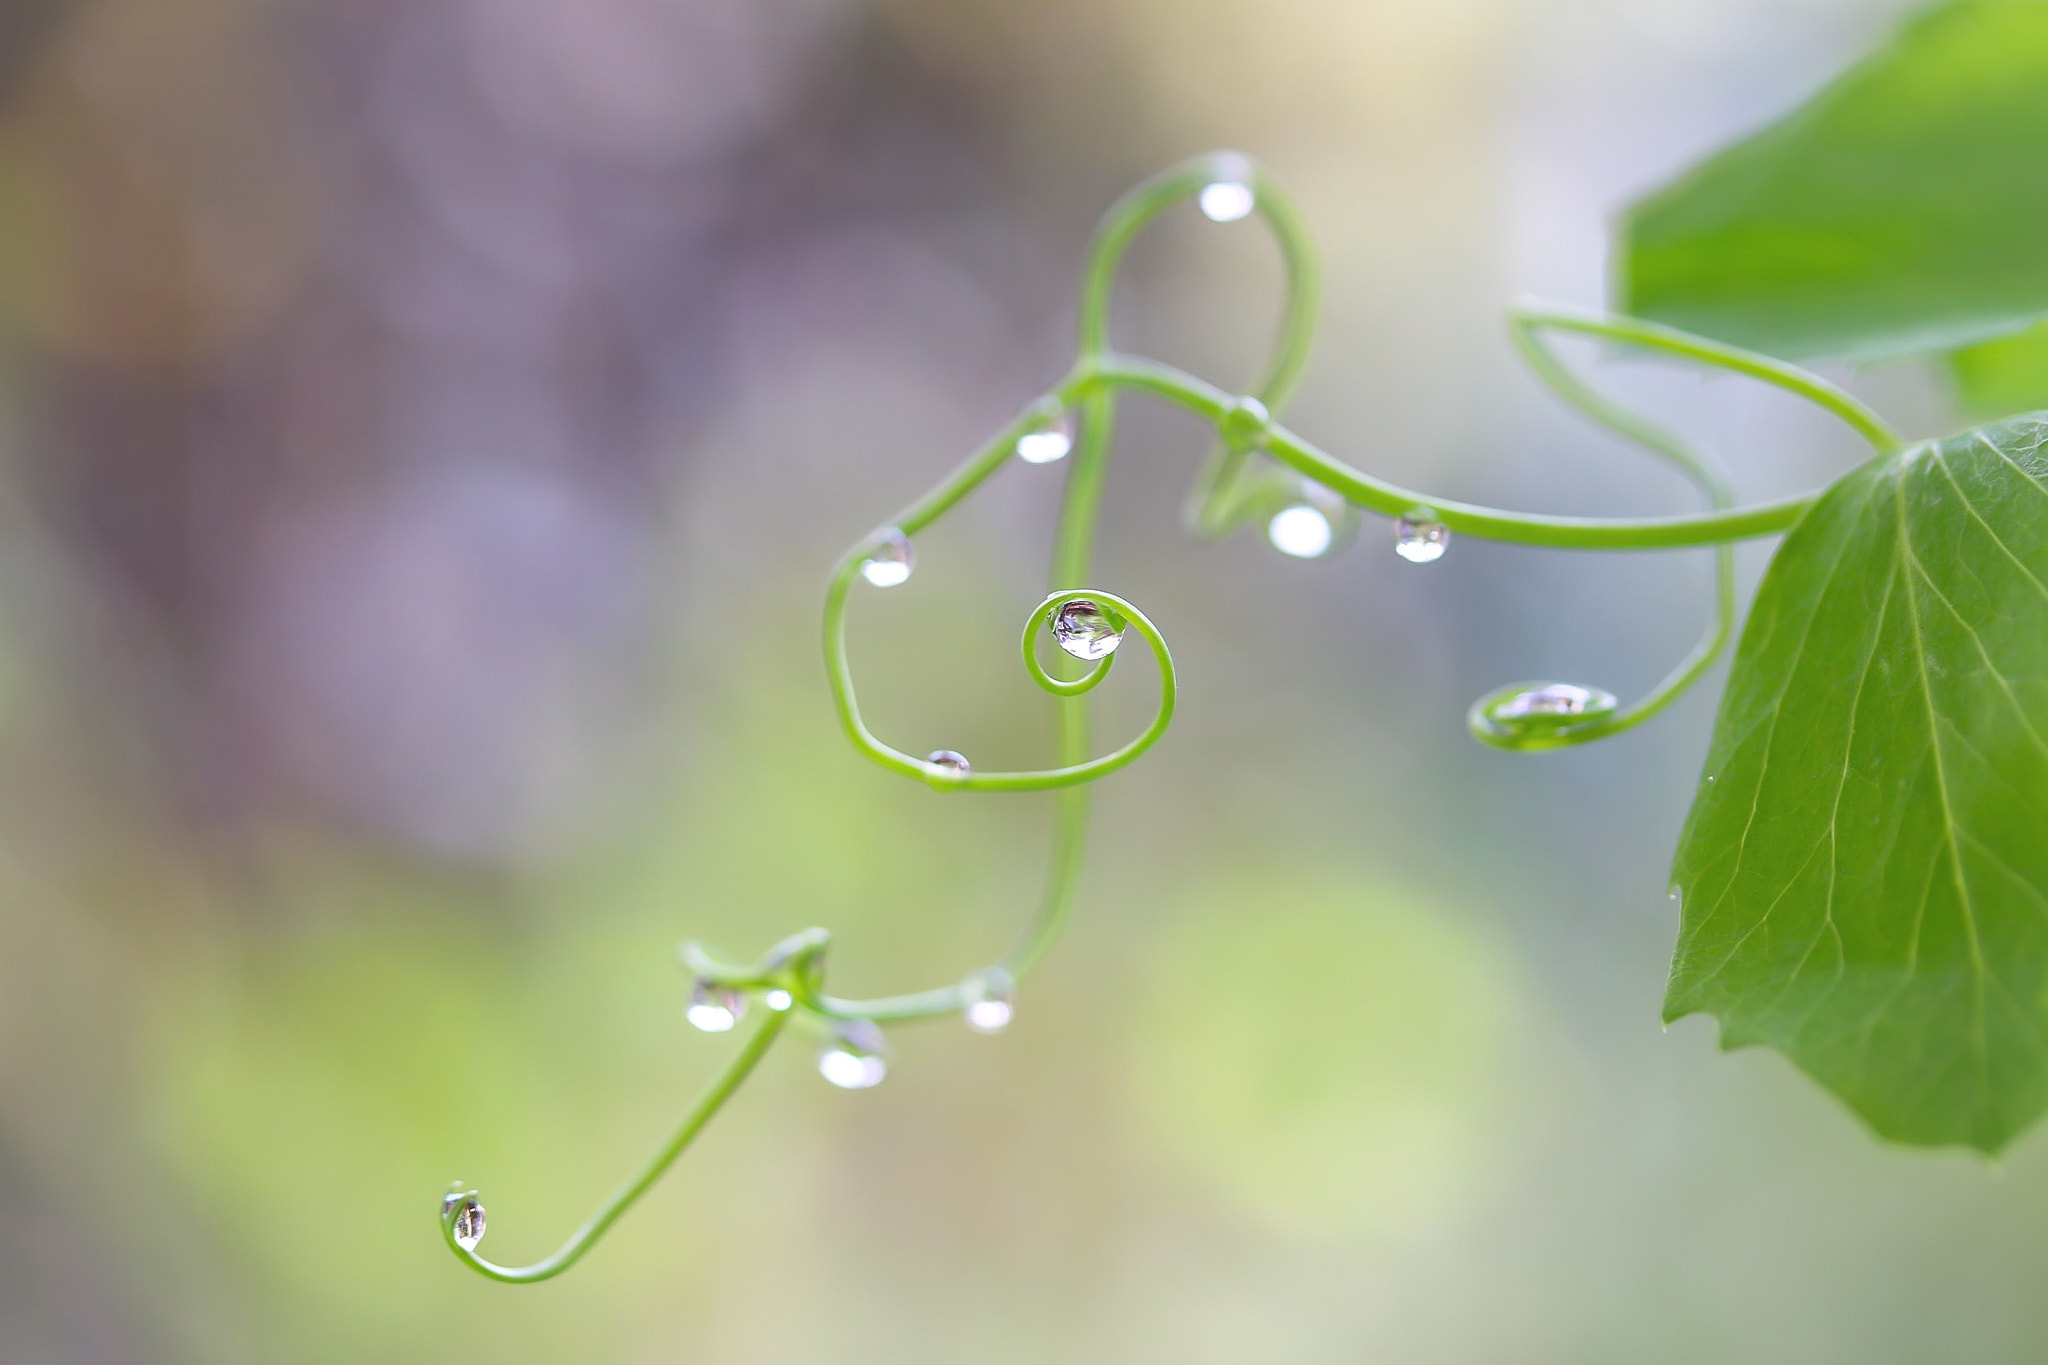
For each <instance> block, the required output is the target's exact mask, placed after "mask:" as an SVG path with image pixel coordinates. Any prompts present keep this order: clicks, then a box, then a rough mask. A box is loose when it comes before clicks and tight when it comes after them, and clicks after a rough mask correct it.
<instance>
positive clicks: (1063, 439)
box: [1017, 408, 1074, 464]
mask: <svg viewBox="0 0 2048 1365" xmlns="http://www.w3.org/2000/svg"><path fill="white" fill-rule="evenodd" d="M1073 448H1074V419H1073V416H1072V415H1071V414H1070V413H1068V412H1067V410H1066V409H1065V408H1060V409H1058V410H1057V411H1054V412H1052V413H1049V414H1047V415H1046V416H1045V417H1043V418H1042V419H1041V420H1040V421H1039V423H1038V425H1037V426H1035V427H1033V428H1031V430H1029V431H1027V432H1025V433H1024V434H1023V435H1022V436H1019V437H1018V438H1017V458H1018V459H1020V460H1022V461H1023V462H1024V463H1025V464H1053V463H1055V462H1057V461H1060V460H1064V459H1065V458H1066V457H1067V452H1069V451H1071V450H1072V449H1073Z"/></svg>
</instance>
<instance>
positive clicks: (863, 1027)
mask: <svg viewBox="0 0 2048 1365" xmlns="http://www.w3.org/2000/svg"><path fill="white" fill-rule="evenodd" d="M818 1074H819V1075H821V1076H823V1077H824V1078H825V1079H826V1080H828V1081H830V1082H832V1084H834V1085H836V1086H838V1087H839V1088H840V1089H841V1090H866V1089H867V1088H868V1087H869V1086H872V1085H880V1084H881V1083H882V1078H883V1077H885V1076H887V1075H888V1074H889V1045H888V1044H887V1043H886V1042H885V1041H883V1038H882V1030H881V1029H880V1028H878V1027H876V1026H875V1025H874V1024H872V1023H870V1022H869V1021H867V1020H865V1019H848V1020H846V1021H844V1022H842V1023H840V1024H837V1025H835V1026H834V1028H833V1030H832V1041H831V1042H829V1043H827V1044H826V1045H825V1046H824V1047H822V1048H820V1049H819V1050H818Z"/></svg>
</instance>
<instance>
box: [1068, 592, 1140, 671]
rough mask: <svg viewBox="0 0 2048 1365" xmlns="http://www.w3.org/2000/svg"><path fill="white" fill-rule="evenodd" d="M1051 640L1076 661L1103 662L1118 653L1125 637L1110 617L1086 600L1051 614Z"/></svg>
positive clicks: (1076, 601) (1083, 599)
mask: <svg viewBox="0 0 2048 1365" xmlns="http://www.w3.org/2000/svg"><path fill="white" fill-rule="evenodd" d="M1050 624H1051V626H1052V638H1053V639H1055V640H1057V641H1059V646H1060V648H1061V649H1064V650H1065V651H1067V653H1069V654H1071V655H1073V656H1074V657H1075V658H1077V659H1101V658H1104V657H1106V656H1108V655H1111V654H1114V653H1116V647H1117V646H1118V645H1120V644H1122V643H1123V642H1124V633H1123V632H1122V631H1121V630H1119V629H1117V627H1116V625H1115V623H1114V622H1112V621H1111V620H1110V619H1109V613H1108V612H1105V611H1104V610H1103V609H1102V608H1101V607H1100V606H1099V605H1097V604H1096V603H1094V602H1090V601H1089V600H1088V599H1087V598H1085V597H1083V598H1077V599H1075V600H1074V601H1072V602H1067V603H1063V604H1062V605H1061V606H1060V607H1059V609H1058V610H1056V611H1054V612H1053V614H1052V618H1051V622H1050Z"/></svg>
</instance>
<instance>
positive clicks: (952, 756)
mask: <svg viewBox="0 0 2048 1365" xmlns="http://www.w3.org/2000/svg"><path fill="white" fill-rule="evenodd" d="M924 761H925V762H927V763H929V764H931V765H932V766H933V767H934V768H937V769H938V770H939V773H940V775H942V776H948V777H966V776H967V775H968V774H970V773H972V772H973V771H974V765H973V764H972V763H969V762H968V761H967V755H966V754H963V753H961V752H960V751H959V750H957V749H934V750H932V751H931V752H930V753H928V754H926V755H925V756H924Z"/></svg>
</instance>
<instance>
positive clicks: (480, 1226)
mask: <svg viewBox="0 0 2048 1365" xmlns="http://www.w3.org/2000/svg"><path fill="white" fill-rule="evenodd" d="M450 1197H451V1198H452V1197H453V1196H450ZM483 1239H484V1206H483V1205H482V1204H480V1203H478V1202H477V1201H476V1200H474V1199H464V1200H463V1201H462V1207H461V1208H460V1209H458V1210H456V1213H455V1245H457V1246H459V1247H461V1248H462V1249H463V1250H464V1251H475V1250H476V1244H477V1243H478V1242H481V1241H482V1240H483Z"/></svg>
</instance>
